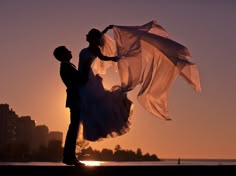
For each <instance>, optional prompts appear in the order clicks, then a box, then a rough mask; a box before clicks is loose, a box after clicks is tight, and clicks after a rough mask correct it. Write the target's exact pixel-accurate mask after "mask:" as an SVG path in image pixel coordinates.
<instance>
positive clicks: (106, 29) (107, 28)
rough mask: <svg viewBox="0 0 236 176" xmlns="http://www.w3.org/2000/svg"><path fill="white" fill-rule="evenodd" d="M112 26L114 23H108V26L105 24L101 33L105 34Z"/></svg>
mask: <svg viewBox="0 0 236 176" xmlns="http://www.w3.org/2000/svg"><path fill="white" fill-rule="evenodd" d="M113 27H114V25H112V24H111V25H109V26H107V27H106V28H105V29H104V30H103V31H102V33H103V34H105V33H106V32H107V31H108V30H109V29H112V28H113Z"/></svg>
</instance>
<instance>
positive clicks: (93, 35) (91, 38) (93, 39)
mask: <svg viewBox="0 0 236 176" xmlns="http://www.w3.org/2000/svg"><path fill="white" fill-rule="evenodd" d="M86 36H87V41H88V42H89V43H92V44H95V45H99V46H103V43H104V42H103V33H102V32H100V31H99V30H98V29H95V28H92V29H91V30H90V31H89V32H88V34H87V35H86Z"/></svg>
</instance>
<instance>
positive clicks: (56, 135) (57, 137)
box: [48, 131, 63, 146]
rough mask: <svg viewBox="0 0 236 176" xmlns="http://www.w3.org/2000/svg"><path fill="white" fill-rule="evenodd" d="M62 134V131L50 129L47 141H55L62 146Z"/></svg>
mask: <svg viewBox="0 0 236 176" xmlns="http://www.w3.org/2000/svg"><path fill="white" fill-rule="evenodd" d="M62 136H63V133H62V132H60V131H51V132H49V135H48V143H49V144H50V143H52V142H56V143H57V144H58V145H60V146H62Z"/></svg>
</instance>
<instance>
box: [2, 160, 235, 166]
mask: <svg viewBox="0 0 236 176" xmlns="http://www.w3.org/2000/svg"><path fill="white" fill-rule="evenodd" d="M81 162H83V163H85V164H86V165H87V166H160V165H236V159H235V160H228V159H224V160H222V159H182V160H181V159H180V160H178V159H164V160H161V161H155V162H148V161H138V162H130V161H127V162H115V161H81ZM0 165H31V166H32V165H33V166H65V165H64V164H63V163H61V162H0Z"/></svg>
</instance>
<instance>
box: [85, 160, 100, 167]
mask: <svg viewBox="0 0 236 176" xmlns="http://www.w3.org/2000/svg"><path fill="white" fill-rule="evenodd" d="M81 163H84V164H85V165H86V166H101V165H102V164H103V163H104V162H103V161H81Z"/></svg>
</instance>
